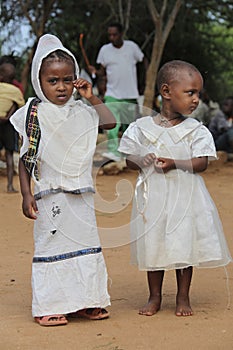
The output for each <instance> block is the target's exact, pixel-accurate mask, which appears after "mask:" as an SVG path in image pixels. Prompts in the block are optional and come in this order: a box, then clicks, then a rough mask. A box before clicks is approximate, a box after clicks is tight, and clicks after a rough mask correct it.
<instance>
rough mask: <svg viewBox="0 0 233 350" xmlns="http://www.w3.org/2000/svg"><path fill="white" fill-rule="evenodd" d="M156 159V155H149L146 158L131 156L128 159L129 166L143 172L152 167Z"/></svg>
mask: <svg viewBox="0 0 233 350" xmlns="http://www.w3.org/2000/svg"><path fill="white" fill-rule="evenodd" d="M155 159H156V156H155V154H154V153H148V154H146V155H145V156H144V157H140V156H134V155H130V156H127V158H126V163H127V166H128V167H129V168H130V169H133V170H141V169H142V168H145V167H148V166H150V165H151V164H152V163H153V162H154V161H155Z"/></svg>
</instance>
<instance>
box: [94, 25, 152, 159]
mask: <svg viewBox="0 0 233 350" xmlns="http://www.w3.org/2000/svg"><path fill="white" fill-rule="evenodd" d="M108 37H109V41H110V43H109V44H106V45H104V46H102V47H101V49H100V51H99V54H98V57H97V60H96V62H97V64H100V68H99V69H98V70H97V69H96V68H95V67H93V66H89V67H88V70H89V72H90V73H91V74H93V73H94V74H96V75H97V79H98V77H100V76H104V75H106V79H107V83H106V91H105V96H104V102H105V103H106V104H107V105H108V108H109V109H110V110H111V111H112V113H113V114H114V116H115V118H116V120H117V125H116V127H115V128H114V129H112V130H109V131H108V150H107V152H105V153H103V154H102V155H103V156H104V157H105V158H108V159H109V160H112V161H120V160H121V154H120V153H119V151H118V150H117V149H118V146H119V141H118V138H119V135H118V134H119V130H120V129H121V131H122V132H124V131H125V130H126V128H127V126H128V125H129V124H130V123H131V122H132V121H134V120H135V117H136V107H137V98H138V97H139V92H138V81H137V63H138V62H143V61H144V62H145V65H146V61H145V58H144V54H143V52H142V51H141V50H140V48H139V47H138V45H137V44H136V43H134V42H133V41H130V40H124V39H123V28H122V26H121V24H119V23H112V24H110V25H109V26H108Z"/></svg>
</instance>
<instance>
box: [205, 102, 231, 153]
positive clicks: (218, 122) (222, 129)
mask: <svg viewBox="0 0 233 350" xmlns="http://www.w3.org/2000/svg"><path fill="white" fill-rule="evenodd" d="M232 119H233V96H228V97H226V98H225V100H224V101H223V104H222V109H221V110H219V112H217V113H216V115H215V116H214V117H213V118H211V121H210V123H209V126H208V128H209V130H210V132H211V134H212V135H213V138H214V142H215V146H216V149H217V151H225V152H227V153H233V124H232Z"/></svg>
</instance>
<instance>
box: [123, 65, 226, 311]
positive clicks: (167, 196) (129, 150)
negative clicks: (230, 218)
mask: <svg viewBox="0 0 233 350" xmlns="http://www.w3.org/2000/svg"><path fill="white" fill-rule="evenodd" d="M202 86H203V79H202V76H201V74H200V72H199V71H198V70H197V69H196V67H194V66H193V65H191V64H189V63H187V62H184V61H178V60H175V61H171V62H168V63H166V64H165V65H164V66H163V67H162V68H161V69H160V71H159V73H158V90H159V92H160V94H161V96H162V108H161V113H160V114H158V115H156V116H154V117H151V116H148V117H143V118H141V119H138V120H137V121H136V122H134V123H132V124H130V126H129V127H128V129H127V130H126V132H125V133H124V135H123V137H122V139H121V143H120V147H119V150H120V152H123V153H125V154H126V156H127V164H128V166H129V167H130V168H132V169H137V170H139V177H138V181H137V184H136V189H135V198H134V203H133V210H132V220H131V242H132V243H131V248H132V262H133V263H135V264H137V265H138V267H139V269H140V270H145V271H147V276H148V284H149V292H150V296H149V300H148V302H147V304H146V305H145V306H144V307H142V308H141V309H140V310H139V314H141V315H147V316H151V315H153V314H155V313H156V312H157V311H158V310H159V309H160V306H161V300H162V283H163V277H164V271H166V270H170V269H175V270H176V278H177V295H176V311H175V313H176V315H177V316H190V315H192V314H193V311H192V308H191V306H190V299H189V289H190V283H191V279H192V272H193V266H196V267H217V266H224V265H226V264H228V263H229V262H230V261H231V256H230V253H229V251H228V247H227V244H226V241H225V238H224V233H223V230H222V225H221V222H220V219H219V216H218V213H217V210H216V207H215V205H214V203H213V201H212V199H211V197H210V195H209V193H208V191H207V188H206V186H205V184H204V181H203V179H202V177H201V176H200V175H199V174H198V173H200V172H202V171H204V170H205V169H206V168H207V164H208V159H211V158H212V159H216V151H215V146H214V142H213V139H212V136H211V134H210V132H209V131H208V129H207V128H206V127H205V126H203V125H202V124H201V123H199V122H198V121H196V120H195V119H192V118H186V117H184V116H183V115H188V114H191V113H192V112H193V111H194V110H195V109H196V108H197V105H198V102H199V93H200V91H201V89H202Z"/></svg>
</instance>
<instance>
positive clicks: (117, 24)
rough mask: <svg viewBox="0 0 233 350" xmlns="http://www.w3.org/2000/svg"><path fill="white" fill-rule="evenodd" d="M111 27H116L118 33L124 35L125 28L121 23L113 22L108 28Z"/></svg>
mask: <svg viewBox="0 0 233 350" xmlns="http://www.w3.org/2000/svg"><path fill="white" fill-rule="evenodd" d="M110 27H114V28H117V30H118V32H119V33H123V30H124V29H123V26H122V25H121V24H120V23H119V22H112V23H110V24H109V25H108V28H110Z"/></svg>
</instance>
